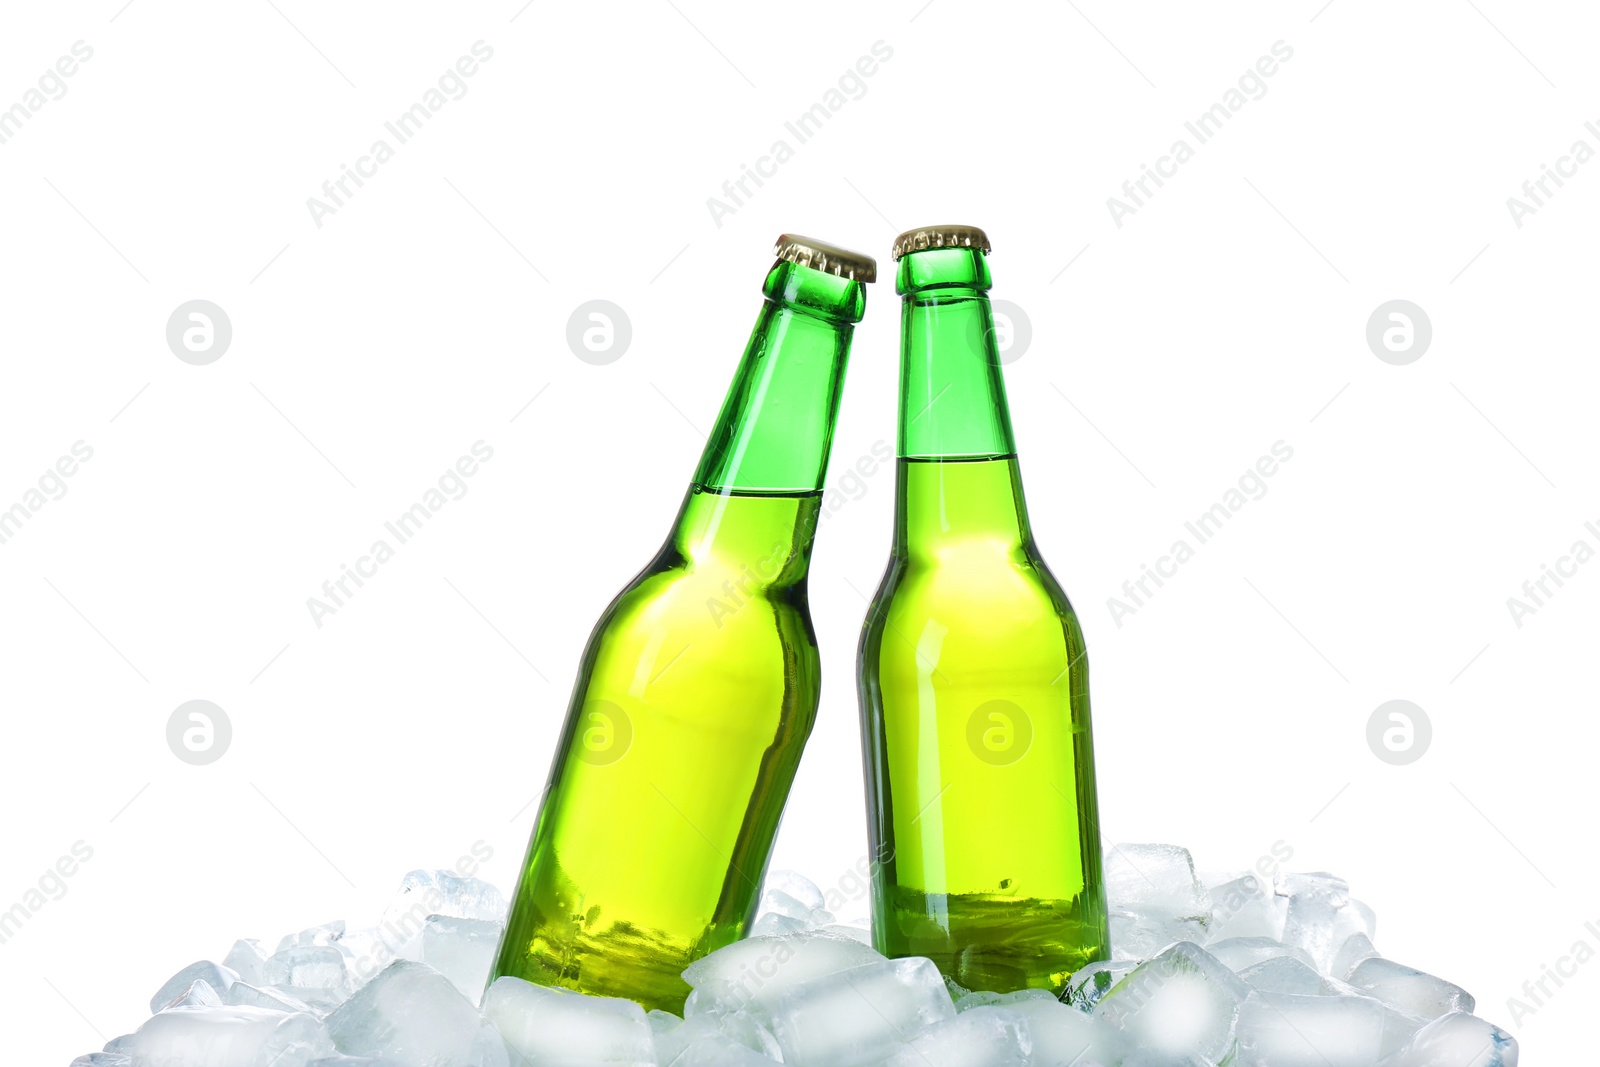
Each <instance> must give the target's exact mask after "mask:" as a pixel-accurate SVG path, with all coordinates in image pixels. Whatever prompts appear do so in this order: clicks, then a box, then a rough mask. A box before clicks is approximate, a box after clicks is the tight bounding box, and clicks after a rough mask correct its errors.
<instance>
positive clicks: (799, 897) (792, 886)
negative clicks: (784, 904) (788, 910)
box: [761, 871, 827, 913]
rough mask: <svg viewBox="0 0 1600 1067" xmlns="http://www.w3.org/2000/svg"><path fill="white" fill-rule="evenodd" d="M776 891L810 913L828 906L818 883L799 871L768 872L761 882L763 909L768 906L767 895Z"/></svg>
mask: <svg viewBox="0 0 1600 1067" xmlns="http://www.w3.org/2000/svg"><path fill="white" fill-rule="evenodd" d="M774 891H776V892H779V893H783V894H784V895H785V896H787V897H788V898H789V899H790V900H793V901H795V902H796V903H798V904H799V905H800V906H801V907H802V908H804V909H805V910H806V912H808V913H809V912H813V911H821V910H823V909H824V908H826V907H827V902H826V901H825V899H824V898H823V896H822V890H820V889H818V888H817V883H815V882H813V881H812V880H811V879H809V878H807V877H806V876H805V875H803V874H800V873H799V872H798V871H768V872H767V877H766V878H765V879H763V880H762V882H761V896H762V901H763V904H762V907H763V909H765V907H766V904H765V900H766V895H767V894H768V893H771V892H774Z"/></svg>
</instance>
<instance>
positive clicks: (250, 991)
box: [223, 982, 315, 1015]
mask: <svg viewBox="0 0 1600 1067" xmlns="http://www.w3.org/2000/svg"><path fill="white" fill-rule="evenodd" d="M223 999H224V1001H225V1002H226V1003H228V1004H236V1005H239V1006H242V1007H246V1008H271V1009H272V1010H274V1011H290V1012H293V1011H303V1012H305V1013H306V1014H308V1015H310V1014H315V1013H314V1012H313V1011H312V1009H311V1006H310V1005H309V1004H307V1003H306V1002H305V1001H303V1000H300V999H298V998H296V997H292V996H290V995H289V994H288V993H285V992H283V991H282V990H281V989H272V988H270V987H269V988H267V989H261V988H259V987H257V986H253V985H251V984H250V983H249V982H235V983H233V984H232V985H231V986H229V987H228V993H227V996H226V997H224V998H223Z"/></svg>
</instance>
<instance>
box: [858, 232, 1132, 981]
mask: <svg viewBox="0 0 1600 1067" xmlns="http://www.w3.org/2000/svg"><path fill="white" fill-rule="evenodd" d="M894 251H895V259H896V260H897V261H898V274H897V276H896V283H895V288H896V291H897V292H899V293H900V294H901V295H902V296H903V297H904V306H903V311H902V318H901V364H900V431H899V462H898V478H897V481H898V484H897V499H896V505H895V532H894V546H893V549H892V552H891V555H890V558H889V567H888V570H887V572H886V573H885V574H884V577H883V582H882V584H881V585H880V586H879V587H878V592H877V596H876V597H875V598H874V599H873V602H872V606H871V608H870V609H869V611H868V614H867V619H866V623H865V625H864V628H863V631H862V635H861V645H860V659H859V663H858V668H859V678H858V683H859V695H860V701H861V722H862V734H863V742H862V747H863V756H864V760H865V765H866V780H867V808H868V812H867V817H868V826H869V830H870V834H871V838H872V848H873V855H874V858H875V860H876V863H875V865H874V868H873V872H874V876H873V886H872V890H873V901H872V903H873V936H874V938H875V941H876V945H877V948H878V950H879V951H881V952H884V953H886V954H888V955H891V956H928V957H930V958H932V959H933V961H934V962H935V963H937V964H938V965H939V968H940V969H941V970H942V971H943V972H944V973H945V974H946V975H948V976H949V977H951V978H952V979H954V980H955V981H956V982H958V983H960V984H961V985H963V986H966V987H968V988H970V989H990V990H1012V989H1021V988H1029V987H1032V988H1045V989H1058V988H1060V987H1061V986H1062V985H1063V984H1064V983H1065V981H1066V979H1067V977H1068V976H1069V975H1070V974H1071V973H1072V971H1074V970H1075V969H1077V968H1078V967H1079V966H1080V965H1082V964H1084V963H1087V962H1089V961H1091V960H1094V959H1099V958H1103V957H1104V956H1105V953H1106V949H1107V945H1106V911H1105V892H1104V886H1103V884H1102V881H1101V862H1100V830H1099V825H1098V816H1097V811H1096V800H1095V783H1094V754H1093V748H1092V745H1091V742H1090V733H1089V675H1088V662H1087V660H1086V659H1085V658H1084V641H1083V633H1082V631H1081V630H1080V628H1079V626H1078V619H1077V616H1076V615H1074V614H1073V611H1072V605H1071V604H1069V603H1068V602H1067V598H1066V595H1065V594H1064V593H1062V591H1061V587H1060V586H1059V585H1057V584H1056V580H1055V578H1054V577H1053V576H1052V575H1051V573H1050V571H1049V569H1048V568H1047V567H1046V566H1045V564H1044V560H1043V559H1041V558H1040V556H1039V550H1038V548H1037V547H1036V546H1035V545H1034V541H1033V534H1032V531H1031V529H1030V527H1029V524H1028V512H1027V507H1026V505H1025V504H1024V502H1023V495H1022V480H1021V477H1020V475H1019V473H1018V467H1017V450H1016V444H1015V442H1014V440H1013V438H1012V434H1011V417H1010V414H1009V412H1008V410H1007V407H1006V395H1005V386H1004V383H1003V381H1002V379H1001V373H1000V357H999V352H998V350H997V346H996V342H995V329H994V320H993V313H992V310H991V308H990V306H989V295H988V291H989V285H990V280H989V265H988V255H987V254H988V252H989V241H988V238H987V237H986V236H985V235H984V233H983V231H981V230H979V229H976V228H975V227H970V226H944V227H934V228H930V229H924V230H913V231H910V232H908V233H904V234H902V235H901V236H900V237H899V238H898V239H897V240H896V242H895V250H894Z"/></svg>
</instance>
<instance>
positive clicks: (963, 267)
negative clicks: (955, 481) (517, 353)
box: [896, 248, 1017, 459]
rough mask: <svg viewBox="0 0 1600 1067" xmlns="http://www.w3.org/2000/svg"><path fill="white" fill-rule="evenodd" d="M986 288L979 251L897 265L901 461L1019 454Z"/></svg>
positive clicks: (936, 254)
mask: <svg viewBox="0 0 1600 1067" xmlns="http://www.w3.org/2000/svg"><path fill="white" fill-rule="evenodd" d="M989 284H990V282H989V265H988V263H987V262H986V260H985V259H984V254H983V253H982V252H980V251H977V250H976V249H964V248H963V249H930V250H928V251H924V252H912V253H910V254H908V255H906V256H903V257H901V259H900V267H899V273H898V276H897V278H896V289H897V290H898V291H899V293H900V295H901V296H902V297H903V298H904V303H903V306H902V310H901V329H900V445H899V447H900V456H901V457H902V458H904V459H978V458H990V459H992V458H996V457H1000V456H1010V455H1014V454H1015V453H1016V450H1017V447H1016V442H1015V440H1014V439H1013V438H1012V435H1011V414H1010V411H1009V409H1008V408H1007V406H1006V388H1005V382H1004V380H1003V379H1002V378H1001V376H1000V351H999V348H998V346H997V344H996V341H995V331H994V315H993V312H992V311H991V309H990V307H989Z"/></svg>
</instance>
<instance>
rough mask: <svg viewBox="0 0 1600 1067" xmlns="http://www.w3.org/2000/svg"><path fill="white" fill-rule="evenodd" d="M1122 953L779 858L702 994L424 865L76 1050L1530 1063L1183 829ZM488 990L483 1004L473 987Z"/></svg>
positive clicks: (371, 1057)
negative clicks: (1035, 974)
mask: <svg viewBox="0 0 1600 1067" xmlns="http://www.w3.org/2000/svg"><path fill="white" fill-rule="evenodd" d="M1106 879H1107V888H1108V896H1109V902H1110V908H1111V934H1112V945H1113V949H1114V951H1113V953H1112V958H1111V959H1109V960H1104V961H1100V962H1096V963H1091V964H1089V965H1088V966H1086V967H1084V968H1083V969H1082V970H1080V971H1079V972H1078V973H1077V974H1075V975H1073V976H1072V979H1071V980H1070V982H1068V984H1067V987H1066V989H1065V991H1064V992H1063V993H1062V994H1061V996H1060V997H1059V998H1058V997H1057V996H1056V994H1055V993H1053V992H1050V991H1047V990H1024V991H1022V992H1016V993H990V992H984V991H969V990H965V989H962V988H960V987H959V986H956V985H954V984H953V983H951V982H949V981H948V980H946V979H945V978H943V977H941V975H940V974H939V971H938V969H937V968H935V967H934V965H933V964H932V963H931V962H930V961H928V960H926V959H918V958H911V959H894V960H891V959H886V958H884V957H883V956H881V955H879V954H878V953H877V952H875V951H874V950H873V949H872V947H871V944H870V937H869V936H868V933H867V930H866V926H865V923H864V922H856V923H838V922H836V921H835V918H834V916H833V915H832V914H830V913H829V912H828V911H827V910H826V909H825V907H824V899H823V895H822V893H821V892H820V891H819V890H818V889H817V887H816V886H815V885H813V884H812V883H811V882H809V881H807V880H806V879H804V878H802V877H800V876H799V875H796V874H793V873H790V872H775V873H774V874H772V875H771V876H770V877H769V878H768V879H767V882H766V885H765V887H764V892H763V894H762V911H761V915H760V917H759V918H758V919H757V921H756V924H755V927H754V929H753V930H752V934H751V936H750V937H749V938H746V939H745V940H743V941H739V942H736V943H734V944H732V945H729V946H728V947H726V948H723V949H720V950H718V951H716V952H713V953H711V954H710V955H708V956H706V957H704V958H703V959H701V960H699V961H697V962H696V963H694V964H693V965H691V966H690V967H689V968H688V970H686V971H685V972H684V978H685V980H686V981H688V983H689V985H690V986H691V987H692V988H693V992H692V993H691V994H690V996H689V1000H688V1003H687V1004H686V1005H685V1006H684V1017H683V1018H679V1017H678V1016H676V1015H671V1014H668V1013H666V1012H661V1011H650V1012H646V1011H645V1010H644V1009H642V1008H641V1007H639V1005H637V1004H635V1003H633V1002H632V1001H629V1000H618V999H613V998H605V997H589V996H584V995H581V994H578V993H572V992H568V991H566V990H561V989H548V988H544V987H541V986H535V985H530V984H529V983H527V982H523V981H521V980H519V979H516V978H501V979H499V980H498V981H496V982H495V983H494V984H493V985H490V986H489V987H488V991H487V993H484V986H485V984H486V983H487V980H488V975H489V970H490V967H491V965H492V962H493V957H494V954H495V950H496V946H497V944H498V942H499V938H500V932H501V929H502V924H503V922H504V919H505V910H506V905H505V900H504V898H503V897H502V896H501V894H500V892H499V891H498V890H496V889H495V888H494V887H493V886H491V885H489V884H487V883H485V882H481V881H478V880H477V879H473V878H461V877H458V876H456V875H454V874H450V873H447V872H426V871H415V872H413V873H412V874H410V875H408V876H407V877H406V879H405V881H404V883H403V884H402V886H401V890H400V894H399V896H398V898H397V900H396V901H395V902H394V903H393V904H392V905H391V906H390V907H389V908H388V910H387V911H386V912H385V914H384V917H383V920H382V922H380V923H379V924H378V925H377V926H376V927H373V928H370V929H362V930H350V929H346V927H345V925H344V923H342V922H334V923H329V924H327V925H326V926H319V927H315V928H313V929H310V930H304V931H301V932H300V933H296V934H290V935H289V936H287V937H285V938H283V940H282V941H280V942H278V944H277V946H276V947H275V948H273V949H271V950H269V949H268V948H266V947H265V946H263V945H262V944H260V943H259V942H256V941H240V942H238V943H236V944H235V945H234V946H233V949H232V950H231V951H230V952H229V953H228V954H227V956H226V957H224V959H223V961H222V962H221V963H214V962H210V961H202V962H200V963H195V964H192V965H190V966H188V967H185V968H184V969H183V970H181V971H179V972H178V973H177V974H175V975H173V977H172V978H171V980H170V981H168V982H167V983H166V984H165V985H164V986H162V987H161V989H160V990H159V991H158V992H157V993H156V995H155V997H154V998H153V999H152V1001H151V1005H150V1007H151V1010H152V1011H153V1012H154V1013H155V1014H154V1016H153V1017H152V1018H151V1019H150V1020H149V1021H148V1022H146V1023H145V1024H144V1025H143V1026H141V1027H140V1028H139V1029H138V1031H136V1032H135V1033H133V1034H130V1035H128V1036H126V1037H119V1038H117V1039H116V1040H114V1041H112V1042H111V1043H110V1044H109V1045H107V1046H106V1050H105V1051H104V1052H96V1053H92V1054H90V1055H88V1056H84V1057H81V1058H79V1059H78V1060H77V1061H75V1064H74V1067H158V1065H159V1067H524V1065H525V1067H539V1065H545V1064H550V1065H565V1067H578V1065H596V1067H599V1065H607V1067H611V1065H616V1067H658V1065H659V1067H668V1065H671V1067H760V1065H762V1064H770V1063H773V1062H782V1063H786V1064H791V1065H794V1067H869V1065H871V1067H879V1065H887V1067H1065V1065H1069V1064H1070V1065H1072V1067H1218V1065H1229V1067H1269V1065H1270V1067H1301V1065H1304V1067H1375V1065H1377V1067H1515V1065H1516V1062H1517V1043H1516V1041H1515V1040H1513V1039H1512V1038H1511V1036H1510V1035H1509V1034H1507V1033H1506V1032H1505V1031H1504V1030H1501V1029H1499V1028H1498V1027H1496V1026H1493V1025H1491V1024H1489V1023H1487V1022H1485V1021H1483V1020H1482V1019H1479V1018H1478V1017H1476V1016H1475V1015H1473V1014H1472V1010H1473V999H1472V996H1471V994H1469V993H1468V992H1467V991H1466V990H1464V989H1462V988H1461V987H1459V986H1456V985H1453V984H1451V983H1450V982H1447V981H1445V980H1444V979H1442V978H1435V977H1433V976H1432V975H1429V974H1426V973H1424V972H1422V971H1420V970H1417V969H1415V968H1412V967H1407V966H1405V965H1403V964H1400V963H1395V962H1393V961H1391V960H1386V959H1384V958H1383V957H1382V956H1380V955H1378V952H1377V950H1376V949H1375V948H1374V946H1373V942H1372V938H1373V936H1374V932H1375V931H1374V918H1373V914H1372V910H1371V909H1370V908H1368V907H1366V905H1364V904H1362V903H1361V902H1360V901H1358V900H1355V899H1354V898H1352V897H1351V896H1350V893H1349V886H1348V885H1347V884H1346V883H1345V882H1344V881H1342V880H1341V879H1339V878H1336V877H1334V876H1333V875H1331V874H1278V875H1275V876H1274V877H1273V878H1272V879H1271V880H1270V881H1269V880H1267V879H1264V878H1259V877H1257V876H1255V875H1251V874H1240V875H1226V876H1221V877H1218V878H1212V879H1206V880H1202V879H1200V878H1199V877H1197V876H1196V874H1195V868H1194V863H1193V861H1192V860H1191V859H1190V856H1189V853H1188V852H1186V851H1184V850H1183V849H1181V848H1177V847H1175V846H1172V845H1117V846H1113V847H1112V848H1111V849H1109V850H1108V851H1107V852H1106ZM480 994H482V996H481V1007H480V1006H479V1001H480Z"/></svg>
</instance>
